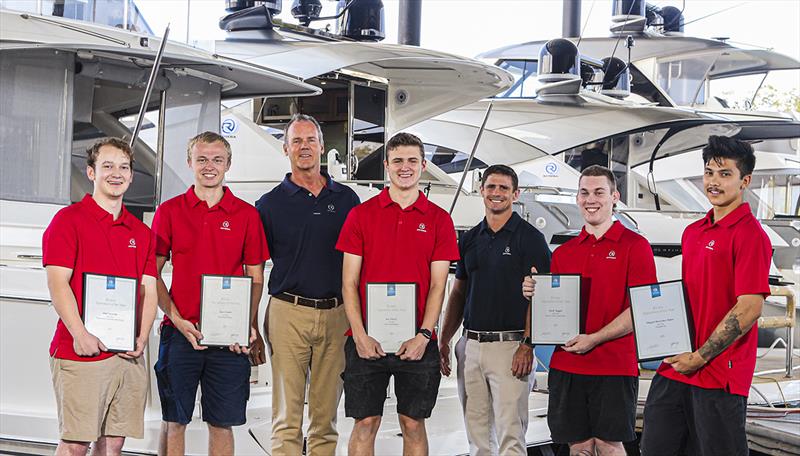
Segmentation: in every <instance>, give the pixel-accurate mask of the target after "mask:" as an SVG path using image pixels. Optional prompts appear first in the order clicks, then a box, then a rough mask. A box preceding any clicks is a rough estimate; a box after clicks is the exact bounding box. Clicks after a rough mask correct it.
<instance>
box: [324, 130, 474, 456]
mask: <svg viewBox="0 0 800 456" xmlns="http://www.w3.org/2000/svg"><path fill="white" fill-rule="evenodd" d="M384 166H385V168H386V172H387V174H388V175H389V180H390V181H391V185H390V186H389V188H384V189H383V191H381V193H380V194H379V195H378V196H376V197H374V198H372V199H370V200H368V201H366V202H365V203H363V204H361V205H359V206H356V207H355V208H354V209H353V210H352V211H350V214H349V215H348V216H347V220H346V221H345V224H344V227H343V228H342V233H341V235H340V236H339V242H338V243H337V244H336V248H337V249H338V250H341V251H342V252H344V265H343V272H342V294H343V296H344V303H345V312H346V313H347V319H348V320H349V321H350V327H351V332H348V335H350V336H351V337H349V338H348V339H347V342H346V344H345V370H344V374H343V379H344V391H345V412H346V414H347V416H348V417H352V418H355V425H354V426H353V431H352V434H351V436H350V444H349V447H348V451H349V454H353V455H356V454H358V455H368V454H373V453H374V446H375V436H376V435H377V433H378V428H379V427H380V423H381V416H382V415H383V403H384V400H385V399H386V388H387V386H388V384H389V378H390V377H391V376H394V385H395V392H396V394H397V412H398V414H399V418H400V427H401V430H402V433H403V452H404V454H427V452H428V438H427V434H426V432H425V418H428V417H429V416H430V414H431V411H432V410H433V406H434V405H435V404H436V396H437V394H438V391H439V381H440V380H441V374H440V373H439V350H438V348H437V347H436V343H435V342H431V339H432V338H433V337H434V334H433V328H434V326H435V325H436V321H437V320H438V318H439V312H440V311H441V308H442V301H443V299H444V289H445V284H446V282H447V273H448V270H449V267H450V262H451V261H455V260H458V246H457V244H456V235H455V229H454V227H453V220H452V219H451V218H450V216H449V215H448V214H447V212H445V211H444V210H442V209H441V208H439V207H438V206H436V205H435V204H433V203H432V202H430V201H428V199H427V198H426V197H425V195H423V194H422V192H420V191H419V189H418V186H417V184H418V182H419V179H420V175H421V174H422V172H423V171H424V170H425V153H424V148H423V144H422V141H420V139H419V138H417V137H416V136H414V135H411V134H408V133H398V134H396V135H395V136H393V137H392V138H391V139H390V140H389V142H388V143H387V144H386V160H385V161H384ZM370 309H372V310H370ZM375 310H377V311H375ZM399 339H405V340H404V341H403V342H402V343H400V344H399V345H398V346H392V345H395V344H396V343H397V342H398V341H399ZM384 345H385V348H384Z"/></svg>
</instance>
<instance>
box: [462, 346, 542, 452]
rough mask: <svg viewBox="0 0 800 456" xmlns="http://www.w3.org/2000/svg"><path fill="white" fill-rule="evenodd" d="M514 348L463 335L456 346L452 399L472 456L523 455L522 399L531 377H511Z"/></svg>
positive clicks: (524, 422)
mask: <svg viewBox="0 0 800 456" xmlns="http://www.w3.org/2000/svg"><path fill="white" fill-rule="evenodd" d="M518 347H519V342H483V343H479V342H478V341H477V340H471V339H467V338H466V336H462V337H461V339H459V341H458V343H457V344H456V347H455V348H456V360H457V361H458V367H457V371H456V372H457V373H456V375H457V378H458V397H459V398H460V399H461V407H462V409H463V411H464V422H465V424H466V427H467V439H468V440H469V450H470V454H471V455H473V456H484V455H486V456H488V455H503V456H508V455H522V456H524V455H526V454H527V450H526V449H525V432H526V431H527V430H528V397H529V396H530V392H531V389H532V388H533V382H534V378H535V376H534V375H533V374H531V375H528V376H527V377H525V378H523V379H518V378H516V377H514V376H513V375H512V374H511V361H512V359H513V358H514V353H515V352H516V351H517V348H518ZM535 365H536V361H535V360H534V366H535Z"/></svg>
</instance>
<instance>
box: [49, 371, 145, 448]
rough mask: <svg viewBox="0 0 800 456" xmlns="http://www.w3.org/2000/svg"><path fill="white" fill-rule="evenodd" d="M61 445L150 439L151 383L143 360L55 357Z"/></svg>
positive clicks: (54, 383) (55, 380)
mask: <svg viewBox="0 0 800 456" xmlns="http://www.w3.org/2000/svg"><path fill="white" fill-rule="evenodd" d="M50 372H52V374H53V389H54V391H55V395H56V403H57V404H58V429H59V433H60V435H61V440H70V441H77V442H94V441H96V440H97V439H98V438H99V437H100V436H116V437H133V438H137V439H141V438H142V437H143V436H144V407H145V403H146V401H147V393H148V388H149V381H148V378H147V367H146V366H145V360H144V358H143V357H139V358H138V359H135V360H128V359H123V358H121V357H119V356H112V357H111V358H108V359H104V360H102V361H70V360H67V359H59V358H50Z"/></svg>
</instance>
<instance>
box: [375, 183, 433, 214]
mask: <svg viewBox="0 0 800 456" xmlns="http://www.w3.org/2000/svg"><path fill="white" fill-rule="evenodd" d="M417 191H418V192H419V196H418V197H417V200H416V201H414V204H412V205H411V206H409V207H407V208H405V209H404V210H406V211H410V210H411V209H416V210H418V211H419V212H421V213H423V214H424V213H425V212H427V210H428V205H429V204H430V203H429V202H428V198H426V197H425V194H424V193H422V192H421V191H419V190H417ZM378 203H379V204H380V206H381V207H388V206H390V205H392V204H397V203H395V202H394V201H393V200H392V197H391V196H389V187H384V188H383V190H381V192H380V193H378ZM399 206H400V205H398V207H399Z"/></svg>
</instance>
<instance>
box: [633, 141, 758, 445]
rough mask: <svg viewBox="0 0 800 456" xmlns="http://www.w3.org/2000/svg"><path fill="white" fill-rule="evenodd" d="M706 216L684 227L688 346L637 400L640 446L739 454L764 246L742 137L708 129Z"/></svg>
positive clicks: (749, 155)
mask: <svg viewBox="0 0 800 456" xmlns="http://www.w3.org/2000/svg"><path fill="white" fill-rule="evenodd" d="M703 163H705V171H704V173H703V187H704V189H705V191H706V197H707V198H708V201H709V202H710V203H711V206H712V208H711V210H710V211H708V214H706V216H705V217H703V218H702V219H700V220H698V221H696V222H694V223H692V224H691V225H689V226H688V227H687V228H686V230H685V231H684V232H683V239H682V240H681V247H682V249H683V270H682V276H683V283H684V286H685V289H686V295H687V298H688V300H689V306H690V308H691V311H692V320H693V326H694V346H695V347H699V348H698V349H697V350H696V351H694V352H692V353H682V354H680V355H677V356H671V357H669V358H666V359H665V360H664V363H662V364H661V366H660V367H659V368H658V373H657V374H656V376H655V378H654V379H653V382H652V384H651V385H650V391H649V392H648V394H647V402H646V404H645V409H644V434H643V436H642V454H643V455H646V456H653V455H675V454H679V453H684V452H686V453H688V454H701V455H717V454H718V455H726V456H738V455H747V454H748V448H747V438H746V434H745V414H746V411H747V396H748V393H749V390H750V383H751V382H752V380H753V372H754V370H755V366H756V347H757V340H758V330H757V328H756V321H757V320H758V317H759V316H760V315H761V307H762V306H763V304H764V298H766V297H767V296H769V265H770V259H771V258H772V247H771V244H770V241H769V238H768V237H767V234H766V233H765V232H764V230H763V229H762V228H761V224H760V223H759V222H758V220H756V218H755V217H753V214H752V212H751V210H750V205H749V204H747V203H745V202H744V201H743V199H742V198H743V195H744V191H745V189H747V186H748V185H750V179H751V175H752V173H753V168H755V165H756V158H755V155H754V154H753V148H752V146H750V144H748V143H746V142H744V141H739V140H736V139H731V138H727V137H723V136H711V137H709V138H708V145H707V146H706V147H705V148H704V149H703Z"/></svg>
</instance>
